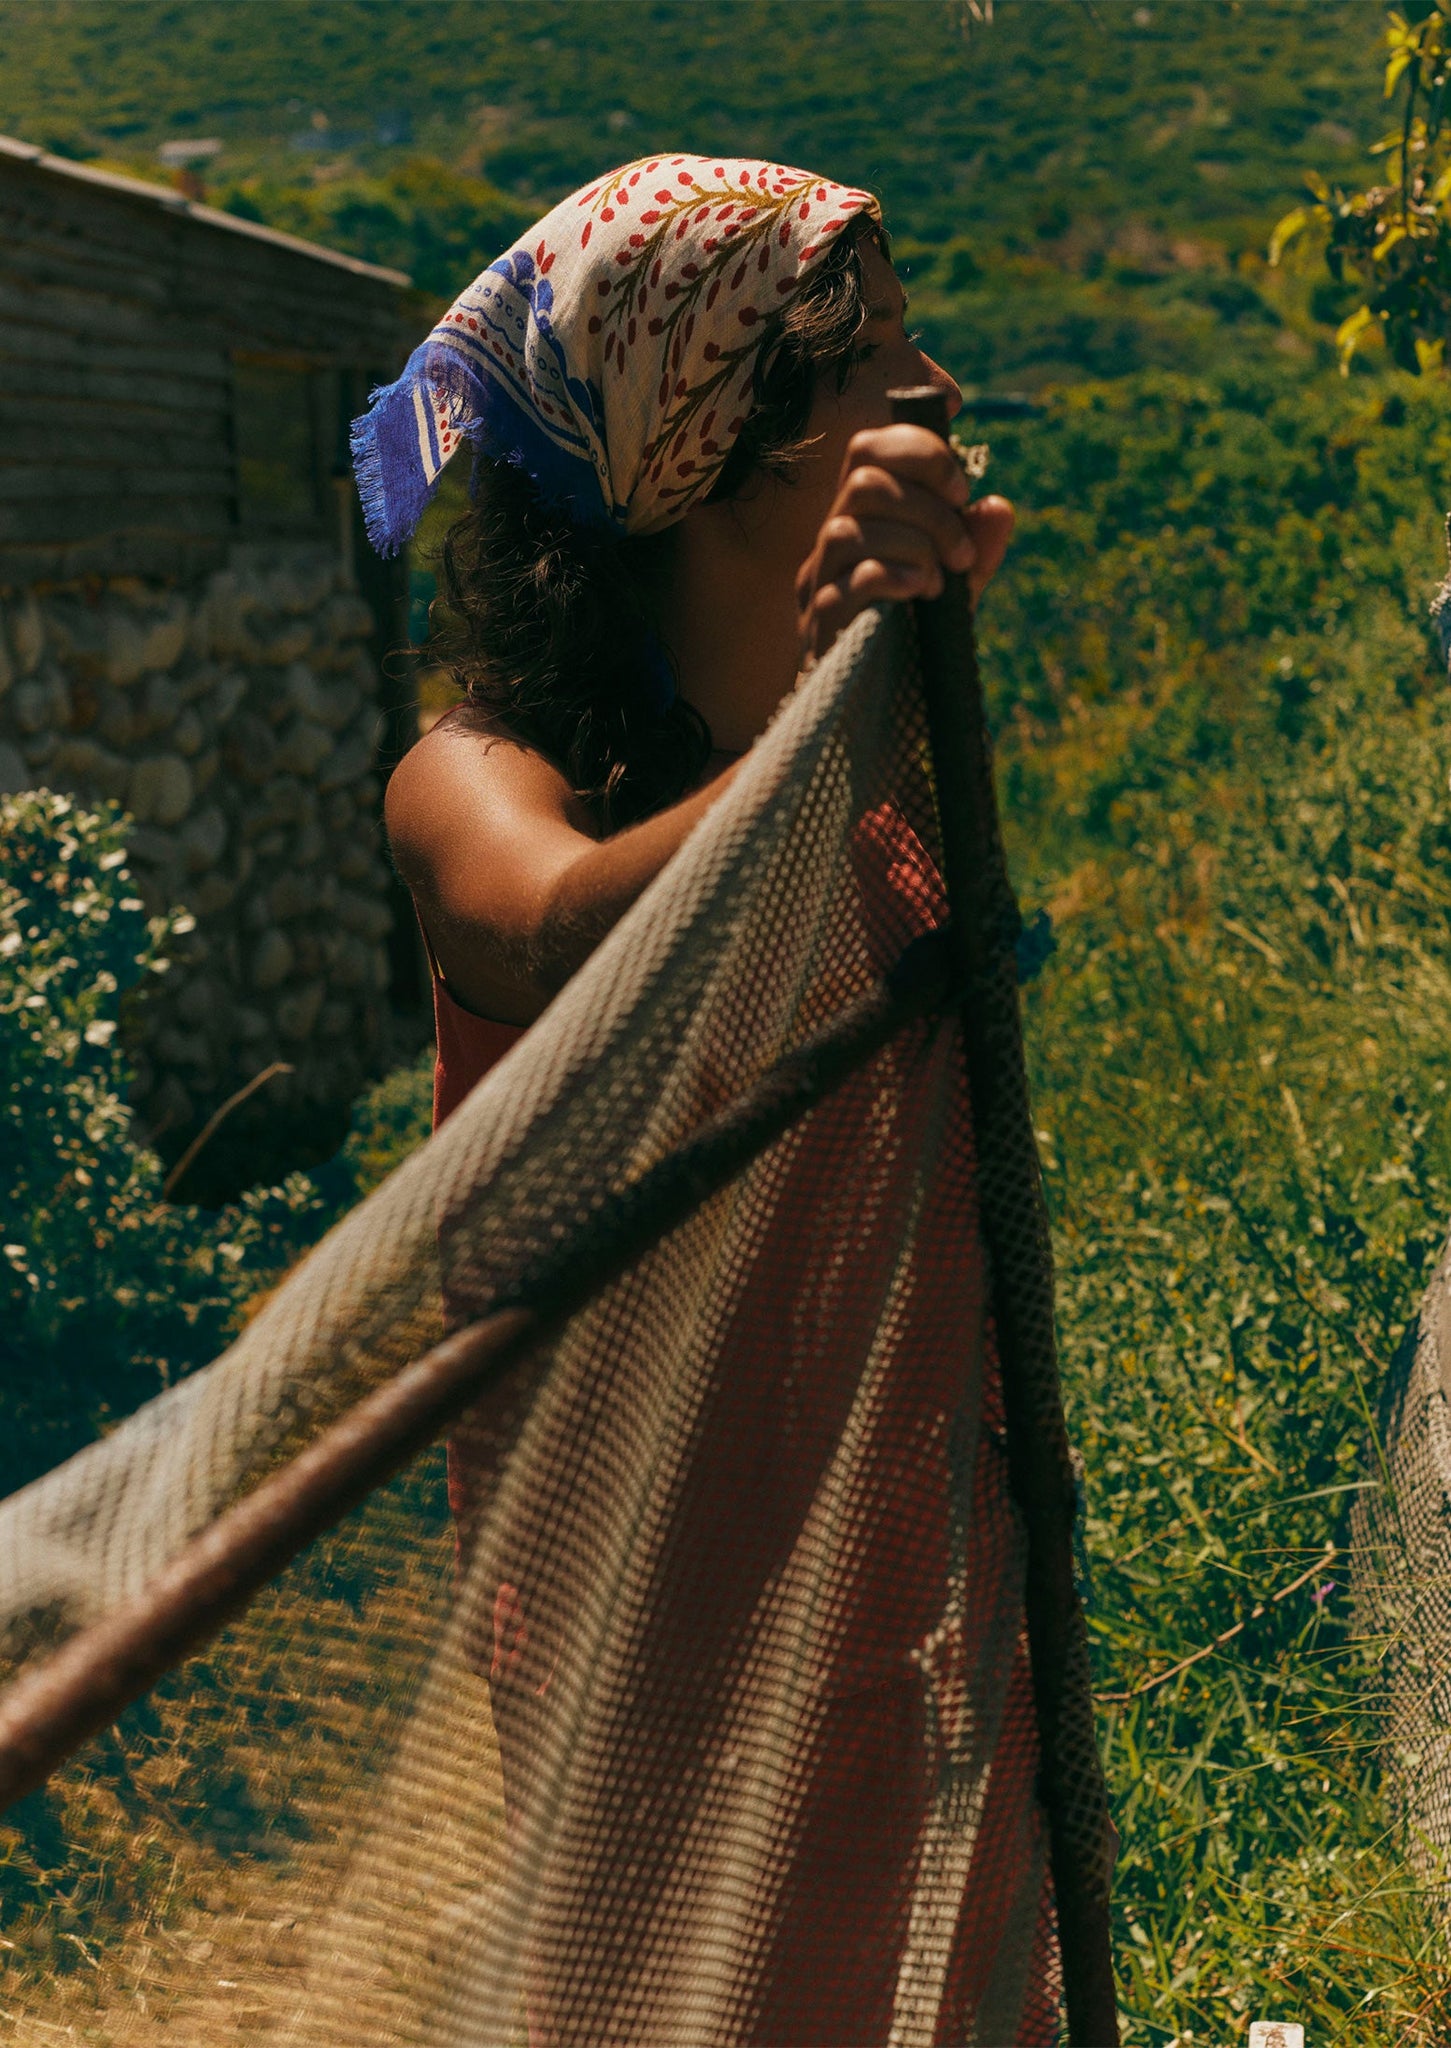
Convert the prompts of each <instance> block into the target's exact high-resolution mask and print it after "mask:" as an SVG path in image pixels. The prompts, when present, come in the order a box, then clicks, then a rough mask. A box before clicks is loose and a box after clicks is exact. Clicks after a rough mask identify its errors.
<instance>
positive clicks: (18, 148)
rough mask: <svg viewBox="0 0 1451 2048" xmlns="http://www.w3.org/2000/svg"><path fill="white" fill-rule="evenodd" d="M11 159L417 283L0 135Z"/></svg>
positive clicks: (401, 283) (342, 266) (319, 257)
mask: <svg viewBox="0 0 1451 2048" xmlns="http://www.w3.org/2000/svg"><path fill="white" fill-rule="evenodd" d="M3 157H10V158H11V159H13V160H15V161H18V162H20V163H26V164H29V165H31V166H32V167H33V168H34V169H35V170H38V171H49V172H52V173H54V174H55V175H56V176H57V177H62V178H72V179H74V180H75V181H76V182H77V183H78V184H82V185H99V186H100V187H101V188H102V190H103V191H107V192H116V193H119V194H121V195H123V196H124V197H125V198H128V199H142V200H147V201H149V202H150V203H151V204H152V205H153V206H160V207H162V208H164V209H165V211H166V212H167V213H180V214H185V215H186V217H187V218H188V219H189V220H194V221H196V222H197V223H198V225H199V226H201V227H208V228H224V229H225V230H226V232H227V233H228V234H230V235H246V236H247V237H248V238H249V240H251V241H254V242H267V243H269V244H270V245H271V246H272V247H273V248H274V249H290V250H291V251H292V252H293V254H294V255H295V256H310V257H311V258H312V260H313V261H314V262H315V263H330V264H332V266H333V267H334V269H337V270H349V271H351V272H352V274H353V276H354V277H367V278H371V279H373V281H374V282H375V283H377V284H387V285H393V286H395V287H398V288H400V289H403V290H407V289H409V288H410V287H411V286H412V283H413V280H412V278H411V277H409V276H407V275H406V273H405V272H403V271H401V270H385V269H383V267H382V265H381V264H377V263H363V262H360V261H359V259H358V258H357V257H356V256H344V255H343V254H342V252H341V251H340V250H337V249H325V248H324V247H323V246H322V244H321V243H320V242H304V241H303V239H302V237H301V236H300V235H285V234H283V232H282V231H281V229H280V228H265V227H263V226H261V224H260V223H259V222H257V221H254V220H243V219H242V218H241V217H240V215H238V214H235V213H223V212H222V211H221V209H220V207H216V206H199V205H198V204H197V203H196V201H195V200H194V199H186V198H184V197H183V196H182V194H181V193H180V192H172V191H170V190H168V188H167V187H166V186H165V185H151V184H148V183H147V181H146V180H145V179H144V178H127V177H123V176H122V175H121V174H120V173H119V172H117V171H93V170H91V169H90V168H89V166H87V165H86V164H76V163H72V162H71V161H70V159H69V157H63V156H50V155H48V154H47V153H46V151H45V150H43V149H40V148H38V147H37V146H36V144H35V143H33V142H21V141H19V140H18V139H17V138H16V137H15V136H13V135H0V158H3Z"/></svg>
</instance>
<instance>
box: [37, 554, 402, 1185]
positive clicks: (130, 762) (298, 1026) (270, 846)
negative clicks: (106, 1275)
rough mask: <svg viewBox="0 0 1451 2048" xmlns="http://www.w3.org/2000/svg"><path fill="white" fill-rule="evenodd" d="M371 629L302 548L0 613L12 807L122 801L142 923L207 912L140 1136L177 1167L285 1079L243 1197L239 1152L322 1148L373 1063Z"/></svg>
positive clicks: (80, 589) (67, 588) (261, 1125)
mask: <svg viewBox="0 0 1451 2048" xmlns="http://www.w3.org/2000/svg"><path fill="white" fill-rule="evenodd" d="M373 626H374V622H373V617H372V614H371V612H370V611H369V609H368V607H367V605H366V604H365V603H364V602H363V601H362V599H361V598H360V597H359V596H358V595H357V594H356V592H355V591H354V590H353V589H351V588H350V587H349V586H348V583H347V581H346V579H345V576H344V574H343V572H342V571H341V570H340V569H339V566H338V557H337V554H336V552H335V551H333V550H330V549H328V548H325V547H322V546H317V547H312V546H301V545H298V544H297V543H288V544H281V543H277V544H261V543H259V544H254V545H248V546H240V547H237V548H235V549H234V550H233V551H232V554H231V557H230V559H229V563H228V566H227V567H226V568H224V569H221V570H219V571H217V572H215V573H214V574H212V575H211V576H210V577H209V578H207V579H206V580H205V581H203V582H201V583H199V584H197V585H196V586H195V587H193V588H192V589H190V590H183V589H179V588H176V587H174V586H167V585H165V584H162V583H158V582H151V581H146V580H143V579H140V578H136V577H117V578H110V579H100V578H92V579H88V580H87V581H86V582H84V583H77V584H52V585H49V586H43V587H41V588H38V589H35V590H30V591H23V592H21V593H19V594H18V595H13V596H10V597H0V791H3V792H9V791H14V790H18V789H33V788H41V787H47V788H51V789H56V790H63V791H65V792H67V793H68V794H72V795H74V796H76V797H78V798H79V799H81V800H83V801H85V802H94V801H96V800H98V799H101V798H110V799H112V800H113V801H115V802H116V803H119V804H120V805H122V806H123V807H124V808H125V810H126V811H127V812H129V814H130V816H131V817H132V818H133V819H134V820H135V827H134V830H133V831H132V833H131V837H130V847H131V867H132V871H133V873H134V874H135V876H136V878H137V882H138V888H139V892H140V893H141V895H142V897H143V900H144V901H145V902H146V904H147V908H148V910H151V911H159V910H161V909H174V908H178V907H179V908H182V909H184V910H187V911H189V912H191V913H192V915H193V916H194V917H195V919H196V928H195V930H194V931H193V932H192V933H191V934H190V935H189V937H188V938H187V939H186V940H185V941H183V945H182V949H180V950H178V952H177V954H176V956H175V959H174V965H173V968H172V971H171V972H170V973H168V974H167V975H166V976H165V977H163V978H159V979H158V981H157V983H156V985H155V987H154V988H153V989H152V990H151V991H149V992H148V994H147V996H146V999H145V1002H144V1004H143V1005H142V1006H141V1008H140V1011H139V1013H138V1016H137V1018H136V1020H135V1044H136V1053H135V1068H136V1089H135V1098H134V1099H135V1102H136V1106H137V1108H138V1110H139V1112H140V1116H141V1120H142V1126H143V1129H144V1130H145V1131H146V1132H147V1134H148V1135H149V1136H151V1137H152V1139H153V1141H154V1142H155V1143H156V1144H157V1145H158V1147H159V1149H160V1150H161V1151H162V1152H163V1155H164V1156H168V1157H171V1158H174V1157H176V1155H177V1154H178V1153H179V1152H180V1150H181V1148H182V1147H183V1146H184V1145H185V1144H186V1143H187V1142H188V1140H189V1139H190V1138H191V1137H192V1136H193V1135H194V1134H195V1133H196V1131H197V1130H198V1128H199V1127H200V1124H201V1123H202V1121H203V1120H204V1119H205V1117H207V1116H208V1115H209V1114H210V1113H211V1112H212V1111H213V1110H214V1109H215V1108H216V1107H217V1106H218V1105H219V1104H220V1103H222V1102H223V1101H225V1100H226V1098H227V1097H228V1096H229V1095H230V1094H231V1093H233V1092H234V1091H235V1090H236V1089H238V1088H240V1087H241V1086H243V1085H244V1084H245V1083H246V1082H247V1081H248V1080H250V1079H251V1078H252V1077H253V1076H255V1075H257V1074H258V1073H260V1072H261V1071H262V1070H263V1069H264V1068H265V1067H267V1066H269V1065H270V1064H271V1063H272V1062H274V1061H279V1060H280V1061H286V1062H288V1063H289V1064H290V1065H291V1066H292V1067H293V1069H294V1072H293V1073H292V1074H291V1075H290V1076H281V1077H278V1078H277V1079H275V1080H274V1081H272V1082H271V1083H269V1085H268V1086H267V1088H265V1089H264V1090H262V1091H260V1094H261V1095H265V1096H266V1097H267V1098H268V1101H267V1103H266V1107H265V1111H264V1109H263V1105H262V1103H261V1101H260V1099H259V1100H256V1101H255V1102H254V1103H253V1104H249V1105H248V1108H247V1110H244V1111H242V1112H239V1116H238V1118H237V1119H229V1125H230V1129H229V1134H228V1140H227V1144H226V1146H225V1147H224V1148H223V1150H224V1151H225V1153H226V1154H227V1155H228V1156H229V1158H230V1160H231V1165H230V1167H229V1169H228V1170H226V1172H225V1173H224V1178H225V1179H227V1180H230V1181H234V1182H235V1181H238V1180H245V1179H247V1178H250V1177H253V1176H251V1175H250V1174H249V1173H248V1171H247V1162H246V1159H245V1155H244V1156H243V1158H242V1160H241V1163H240V1164H239V1163H238V1146H239V1144H241V1145H243V1146H244V1147H245V1145H246V1144H247V1143H248V1142H251V1143H252V1144H253V1145H254V1146H255V1148H256V1165H257V1167H258V1168H259V1169H260V1170H261V1171H262V1172H273V1171H276V1170H277V1169H278V1167H279V1166H281V1165H286V1164H288V1163H298V1162H299V1161H301V1160H303V1159H306V1158H309V1157H312V1158H315V1157H318V1156H321V1155H322V1154H324V1153H325V1152H326V1151H327V1150H329V1149H330V1148H331V1146H332V1145H333V1144H335V1143H336V1141H337V1138H338V1136H339V1135H340V1133H341V1129H342V1126H343V1121H344V1119H345V1117H346V1113H347V1108H348V1106H349V1105H350V1103H351V1102H352V1100H353V1098H354V1096H355V1095H356V1093H357V1091H358V1089H359V1087H360V1085H361V1084H362V1083H363V1081H364V1080H365V1079H366V1078H367V1077H368V1075H369V1073H370V1072H371V1071H372V1070H373V1069H374V1068H375V1066H376V1062H377V1059H378V1055H379V1049H380V1044H381V1041H382V1038H383V1033H384V1026H385V1004H386V998H385V991H386V988H387V984H388V976H389V962H388V955H387V952H386V949H385V947H384V944H383V941H384V938H385V936H386V934H387V932H388V930H389V927H390V923H391V916H392V913H391V911H390V909H389V906H388V901H387V888H388V876H387V869H386V864H385V859H384V855H383V852H382V848H381V844H380V834H379V825H378V784H377V777H376V774H375V768H374V764H375V756H376V746H377V737H378V726H379V682H378V675H377V671H376V669H375V667H374V665H373V662H372V660H371V659H370V657H369V655H368V652H367V651H366V647H365V643H366V641H367V640H368V638H369V635H370V634H371V633H372V631H373ZM249 1112H251V1113H250V1114H249ZM279 1125H282V1126H285V1127H286V1129H287V1131H288V1132H289V1134H290V1136H289V1140H288V1142H289V1143H290V1144H291V1146H292V1148H293V1156H292V1159H291V1160H289V1158H288V1156H287V1144H284V1146H283V1148H282V1150H281V1151H280V1152H279V1150H278V1145H277V1140H276V1136H275V1134H276V1132H277V1130H278V1128H279ZM269 1134H271V1135H269ZM219 1157H220V1155H219ZM199 1164H200V1162H199Z"/></svg>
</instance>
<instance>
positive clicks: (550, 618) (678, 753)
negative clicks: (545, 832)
mask: <svg viewBox="0 0 1451 2048" xmlns="http://www.w3.org/2000/svg"><path fill="white" fill-rule="evenodd" d="M863 234H870V235H873V236H875V237H876V238H877V239H878V240H881V241H882V246H883V247H884V248H885V241H884V239H883V238H882V236H881V231H880V230H879V229H877V228H876V227H875V226H874V225H867V226H866V227H857V228H856V229H855V230H853V229H850V228H849V229H846V230H844V231H843V233H842V234H841V235H839V236H838V237H837V240H836V241H835V243H834V244H833V245H832V247H831V248H830V249H829V250H828V251H827V253H826V255H825V256H824V257H823V258H822V260H821V262H820V263H819V264H817V266H816V267H815V269H814V270H813V271H812V273H811V275H810V277H809V278H808V279H807V280H806V282H805V283H804V284H803V285H802V287H801V289H800V291H798V292H797V293H796V294H795V295H794V296H793V297H792V298H791V299H790V301H789V302H788V303H787V304H786V305H785V306H784V307H783V308H782V309H781V310H780V311H779V312H777V313H774V314H773V315H772V317H771V323H770V328H769V330H768V332H767V334H766V336H765V339H764V342H763V345H762V347H761V349H760V350H759V352H758V354H757V356H756V368H755V390H754V402H753V405H752V409H751V411H750V413H749V414H748V415H747V418H746V423H745V426H744V427H743V428H742V430H741V432H740V434H739V436H738V437H737V440H736V442H735V445H734V447H733V448H732V449H731V452H730V454H729V455H728V456H727V458H726V461H725V464H724V466H723V467H722V469H721V472H720V475H719V476H718V477H717V479H716V481H715V484H714V485H713V487H712V489H711V491H710V493H709V496H708V499H707V502H709V503H713V504H714V503H719V502H721V501H722V500H724V499H728V498H732V497H735V496H736V495H737V494H738V493H739V492H740V490H741V489H742V487H743V486H744V484H745V483H746V481H747V479H748V478H749V477H751V476H752V475H753V474H757V473H765V474H767V475H771V476H776V477H783V478H787V479H789V477H790V476H791V474H792V469H793V465H794V462H795V460H796V458H797V457H798V456H799V455H800V454H801V453H802V451H803V449H804V448H805V446H806V445H807V444H806V443H805V441H804V440H803V436H804V434H805V431H806V425H807V421H808V419H809V417H810V413H811V405H812V400H813V398H814V397H815V394H816V389H817V382H818V379H820V378H822V377H832V378H834V379H835V382H836V388H837V389H838V391H841V390H844V389H845V387H846V384H847V381H848V379H849V377H850V375H851V371H852V366H853V363H854V361H855V360H856V349H857V345H858V344H857V337H858V334H859V331H860V328H861V325H862V322H863V319H864V318H865V313H866V305H865V293H864V285H863V279H862V264H861V254H860V248H859V244H860V241H861V239H862V236H863ZM471 496H472V504H471V506H470V509H469V510H468V511H467V512H466V513H464V515H463V516H462V517H461V518H460V519H457V520H455V522H454V523H453V525H452V526H451V527H450V528H449V529H448V532H447V534H446V535H445V536H444V540H443V544H442V548H441V550H440V552H439V557H438V570H439V579H438V580H439V598H438V600H437V604H436V607H435V616H434V623H435V625H436V628H437V631H436V638H435V650H436V652H437V653H438V654H439V655H440V657H441V658H442V659H443V660H444V661H445V663H446V664H447V666H448V667H449V668H450V669H451V670H452V673H453V676H454V679H455V681H456V682H457V683H458V684H459V685H460V687H461V688H462V689H463V690H464V692H465V693H466V708H467V710H468V712H470V713H472V714H473V716H475V717H476V718H478V719H479V720H480V721H481V722H483V723H485V724H486V725H487V726H488V728H489V729H490V730H492V731H504V732H507V733H509V734H510V735H511V736H512V737H514V738H515V739H519V740H522V741H523V742H524V743H525V744H526V745H527V746H531V747H536V748H537V749H538V750H539V751H540V752H541V753H542V754H545V755H547V756H548V757H549V759H551V760H552V761H554V762H556V763H557V764H558V766H559V768H560V769H561V770H562V772H563V773H564V774H565V775H566V776H567V777H568V778H569V781H570V784H571V786H572V787H573V788H574V789H575V790H576V791H577V792H578V794H579V795H580V797H581V798H583V799H584V800H585V801H586V802H587V803H588V804H589V805H590V806H591V808H592V809H593V810H594V812H595V815H596V816H597V818H598V819H599V822H600V825H601V827H602V829H603V830H605V831H616V830H618V829H619V828H620V827H621V826H622V825H628V824H630V823H632V822H633V821H634V820H636V819H639V818H643V817H648V816H649V815H650V813H651V812H652V811H657V810H660V809H662V808H663V807H664V806H665V805H667V804H670V803H673V802H675V801H676V799H677V798H679V797H681V796H683V795H685V793H686V792H687V791H688V790H689V789H691V788H692V787H693V786H694V784H695V783H696V782H697V780H698V779H699V777H700V774H701V772H702V770H703V769H704V767H705V764H706V761H707V760H708V758H709V756H710V751H711V737H710V728H709V727H708V726H707V724H706V722H705V720H704V719H703V718H702V717H701V716H700V714H699V712H697V711H695V710H693V709H692V707H691V706H690V705H689V704H687V703H686V702H685V701H684V700H683V698H681V697H679V696H675V697H674V698H673V701H671V702H670V703H669V704H668V705H666V704H663V703H662V700H663V698H664V697H665V696H666V694H667V692H666V691H665V690H664V689H663V688H662V681H663V678H662V675H661V670H662V665H664V666H666V667H669V668H672V669H673V664H672V663H671V659H670V653H669V649H668V648H666V647H664V646H663V644H662V643H661V641H660V639H659V638H658V635H657V633H656V630H655V624H654V620H655V616H656V612H657V597H658V593H659V592H660V590H661V588H662V585H663V582H664V579H665V578H666V577H667V576H668V574H669V567H670V558H671V551H672V543H673V539H674V536H673V533H672V532H671V531H670V530H669V529H667V530H666V531H665V532H663V533H660V534H653V535H646V536H642V537H639V538H635V539H630V538H625V537H622V536H620V535H617V534H614V533H611V532H608V531H602V530H599V529H595V528H589V527H581V526H576V525H574V524H573V523H572V522H571V521H570V520H569V519H568V518H567V517H566V516H565V515H564V514H563V513H561V512H559V511H557V510H554V509H551V508H550V507H549V506H547V505H545V504H543V503H542V502H541V500H540V497H539V493H538V491H537V490H536V488H535V486H534V484H533V483H532V482H531V480H530V479H529V478H528V477H527V476H526V475H524V473H523V472H522V471H521V470H519V469H517V468H514V467H513V466H511V465H510V464H508V463H505V462H500V461H496V460H493V459H491V458H488V457H480V458H479V459H478V461H477V462H476V463H475V466H474V474H473V481H472V489H471Z"/></svg>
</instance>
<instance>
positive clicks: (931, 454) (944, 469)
mask: <svg viewBox="0 0 1451 2048" xmlns="http://www.w3.org/2000/svg"><path fill="white" fill-rule="evenodd" d="M864 468H880V469H886V470H888V471H890V472H891V473H892V475H894V476H900V477H903V478H906V479H908V480H909V481H911V482H912V483H917V484H922V485H924V486H925V487H926V488H927V489H928V490H929V491H934V492H936V493H937V495H938V496H939V497H941V498H942V499H944V500H945V501H946V503H947V504H949V505H965V504H966V503H967V500H968V481H967V478H966V477H965V476H964V475H963V473H962V465H961V463H960V462H959V461H958V459H957V457H956V456H955V455H954V454H953V452H952V450H951V449H950V448H949V447H948V445H947V443H946V442H945V441H944V440H942V439H941V437H940V436H939V435H937V434H933V433H930V432H929V431H928V429H927V428H926V427H909V426H892V427H866V428H864V429H863V430H862V432H861V433H859V434H853V435H852V437H851V439H850V441H848V443H847V446H846V459H845V461H844V462H843V464H842V472H841V480H842V483H843V484H845V483H846V480H847V478H848V477H849V476H850V474H851V472H852V471H853V470H854V469H864Z"/></svg>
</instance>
